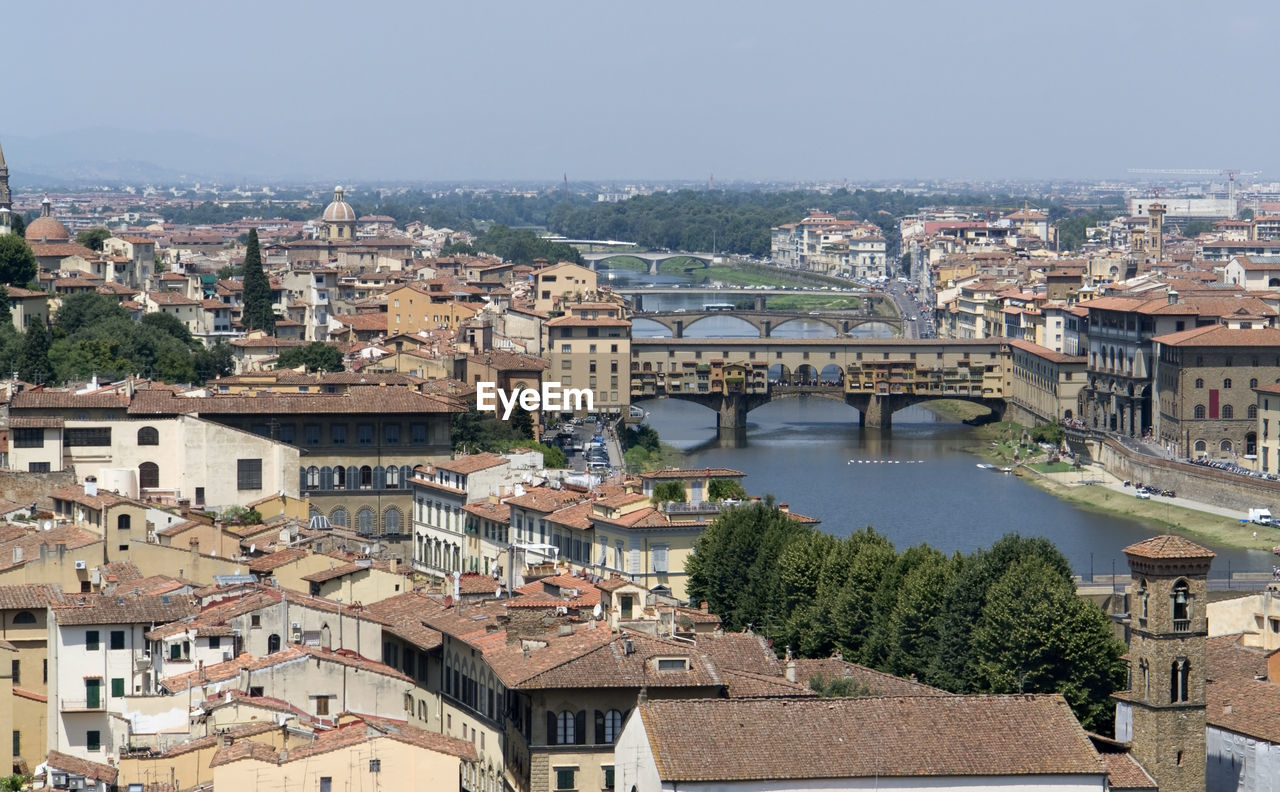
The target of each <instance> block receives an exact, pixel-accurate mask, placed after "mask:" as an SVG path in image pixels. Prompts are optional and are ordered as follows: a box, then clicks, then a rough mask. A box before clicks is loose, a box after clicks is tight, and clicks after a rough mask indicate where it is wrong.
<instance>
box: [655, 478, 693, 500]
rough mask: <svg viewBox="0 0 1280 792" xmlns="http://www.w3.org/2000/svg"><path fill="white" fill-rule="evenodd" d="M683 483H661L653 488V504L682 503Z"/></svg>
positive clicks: (683, 498)
mask: <svg viewBox="0 0 1280 792" xmlns="http://www.w3.org/2000/svg"><path fill="white" fill-rule="evenodd" d="M684 500H685V497H684V482H683V481H663V482H660V483H659V484H658V486H656V487H654V488H653V502H654V503H684Z"/></svg>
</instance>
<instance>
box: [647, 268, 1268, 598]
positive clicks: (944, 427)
mask: <svg viewBox="0 0 1280 792" xmlns="http://www.w3.org/2000/svg"><path fill="white" fill-rule="evenodd" d="M626 274H627V275H628V276H630V277H628V280H631V279H632V278H635V277H636V276H637V273H626ZM639 279H641V282H649V281H658V282H664V283H669V282H673V280H674V279H672V278H671V276H657V277H656V278H651V277H650V276H639ZM681 296H683V295H681ZM647 303H648V300H646V307H648V305H647ZM664 308H665V307H664ZM720 319H721V317H714V318H711V319H706V320H704V321H702V322H698V323H697V324H696V325H694V326H692V327H690V328H689V329H688V330H686V333H685V337H687V338H696V337H709V336H717V335H721V333H723V332H724V330H725V327H724V326H722V325H723V324H724V323H721V322H719V320H720ZM724 319H726V320H729V322H732V321H733V320H732V319H731V318H730V317H724ZM804 325H805V323H802V322H792V323H788V324H787V325H784V326H782V327H779V328H778V329H777V331H776V332H775V335H778V336H779V337H783V336H784V333H786V335H791V333H797V334H799V333H806V332H813V333H820V332H823V331H827V332H829V330H830V329H829V328H826V327H825V326H823V325H817V326H816V327H813V328H808V329H806V328H805V326H804ZM730 329H735V328H733V327H732V326H731V325H730ZM788 330H790V332H787V331H788ZM637 335H640V333H639V331H637ZM644 335H645V336H649V337H652V336H654V335H658V333H656V331H650V332H646V333H644ZM735 335H741V331H740V330H739V332H737V333H735ZM721 337H723V336H721ZM791 337H819V336H816V335H815V336H807V335H806V336H798V335H791ZM637 406H639V407H642V408H643V409H645V410H646V411H648V412H649V413H650V415H649V418H648V419H647V422H648V423H649V425H651V426H652V427H653V428H654V429H656V430H657V431H658V434H659V435H660V436H661V437H662V439H663V441H664V442H667V443H670V444H672V445H674V446H676V447H678V448H681V449H684V450H686V451H687V452H688V466H689V467H695V468H700V467H728V468H734V469H737V470H741V471H743V472H744V473H746V474H747V478H746V481H745V482H744V485H745V486H746V488H747V491H748V492H750V493H752V494H755V495H764V494H772V495H774V496H775V497H776V499H777V500H778V501H779V502H786V503H788V504H789V505H790V506H791V508H792V510H794V511H796V512H799V513H801V514H805V515H808V516H811V517H816V518H818V519H820V520H822V525H821V528H822V529H823V530H825V531H828V532H829V533H832V534H834V535H836V536H846V535H848V534H849V533H851V532H852V531H855V530H859V529H861V528H863V527H865V526H868V525H870V526H872V527H874V528H875V529H876V530H877V531H879V532H880V533H882V534H884V535H886V536H888V537H889V539H891V540H892V541H893V543H894V544H895V545H896V546H897V547H898V548H899V549H903V548H906V547H910V546H912V545H915V544H919V543H921V542H927V543H928V544H930V545H932V546H933V547H936V548H938V549H940V550H943V551H944V552H948V553H950V552H952V551H961V552H966V553H967V552H970V551H972V550H975V549H978V548H980V547H987V546H990V545H991V544H992V543H993V542H995V541H996V540H997V539H999V538H1000V537H1001V536H1003V535H1004V534H1006V533H1009V532H1012V531H1016V532H1018V533H1021V534H1023V535H1026V536H1044V537H1047V538H1049V539H1051V540H1052V541H1053V542H1054V543H1055V544H1056V545H1057V546H1058V548H1059V549H1060V550H1061V551H1062V552H1063V554H1064V555H1065V556H1066V557H1067V559H1068V560H1069V561H1070V562H1071V565H1072V567H1073V568H1074V569H1075V571H1076V572H1077V574H1080V575H1084V576H1086V577H1088V576H1089V574H1090V573H1091V572H1092V573H1093V574H1096V575H1110V574H1111V573H1112V570H1113V569H1114V570H1115V571H1116V572H1117V573H1120V574H1126V573H1127V571H1128V565H1127V562H1126V561H1125V557H1124V554H1123V552H1121V551H1122V549H1123V548H1124V547H1126V546H1127V545H1130V544H1132V543H1134V542H1137V541H1141V540H1142V539H1145V538H1147V537H1150V536H1153V535H1154V534H1156V533H1158V531H1157V530H1155V529H1153V528H1150V527H1147V526H1146V525H1144V524H1143V523H1141V522H1138V521H1136V520H1129V519H1124V518H1120V517H1114V516H1110V515H1106V514H1101V513H1097V512H1092V511H1086V510H1083V509H1080V508H1077V507H1075V506H1073V505H1071V504H1069V503H1066V502H1064V501H1061V500H1058V499H1057V498H1055V497H1053V496H1052V495H1049V494H1048V493H1046V492H1043V491H1041V490H1040V489H1037V488H1036V487H1034V486H1032V485H1031V484H1028V483H1027V482H1025V481H1023V480H1022V479H1020V478H1018V477H1016V476H1011V475H1004V474H1001V473H998V472H993V471H989V470H982V469H979V468H978V467H977V463H978V462H981V461H982V460H981V459H980V458H979V457H977V456H975V455H974V454H973V453H971V452H970V451H968V450H966V449H970V448H972V447H973V446H974V444H975V443H976V442H977V439H976V436H975V434H974V432H973V430H972V429H971V428H970V427H968V426H966V425H965V424H962V423H956V422H950V421H947V420H944V419H942V418H939V417H938V416H937V415H935V414H934V413H931V412H929V411H928V410H925V409H923V408H921V407H911V408H908V409H905V410H902V411H900V412H897V413H895V414H894V416H893V427H892V429H890V430H888V431H882V430H879V429H860V428H859V427H858V412H857V410H855V409H853V408H852V407H849V406H848V405H844V404H840V403H839V402H835V401H831V400H827V399H822V398H816V397H805V396H802V397H798V398H787V399H780V400H778V401H776V402H771V403H769V404H766V405H764V406H763V407H760V408H758V409H756V410H753V411H752V412H751V413H750V415H749V416H748V421H749V423H748V427H747V432H746V443H745V445H744V446H741V447H735V448H729V447H721V446H720V444H719V442H718V439H717V432H716V415H715V413H714V412H712V411H711V410H709V409H706V408H705V407H701V406H699V405H696V404H693V403H690V402H683V401H676V400H668V399H658V400H650V401H645V402H638V403H637ZM1096 492H1097V496H1098V497H1099V498H1103V497H1104V496H1106V495H1107V494H1108V493H1110V497H1113V498H1121V497H1125V496H1124V495H1123V494H1121V493H1114V492H1110V491H1109V490H1105V489H1103V488H1097V489H1096ZM1130 497H1132V496H1130ZM1210 547H1211V548H1212V549H1213V550H1214V551H1215V552H1216V553H1218V558H1217V559H1215V560H1214V568H1213V573H1212V576H1213V577H1226V576H1227V573H1228V571H1232V572H1259V571H1269V570H1270V569H1271V565H1272V564H1273V563H1274V560H1275V557H1274V556H1272V555H1271V554H1269V553H1265V552H1259V551H1247V550H1239V549H1235V548H1225V547H1220V546H1213V545H1210Z"/></svg>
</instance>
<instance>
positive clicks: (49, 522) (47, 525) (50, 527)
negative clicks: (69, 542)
mask: <svg viewBox="0 0 1280 792" xmlns="http://www.w3.org/2000/svg"><path fill="white" fill-rule="evenodd" d="M44 529H45V530H46V531H52V530H53V520H45V521H44Z"/></svg>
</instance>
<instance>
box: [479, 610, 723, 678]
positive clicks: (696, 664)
mask: <svg viewBox="0 0 1280 792" xmlns="http://www.w3.org/2000/svg"><path fill="white" fill-rule="evenodd" d="M498 635H499V637H501V638H502V639H503V640H502V644H501V645H500V646H497V647H494V648H493V649H486V650H485V652H484V657H485V660H486V662H488V663H489V666H490V667H491V668H493V670H494V672H495V673H496V674H497V675H498V677H499V678H500V679H502V681H503V684H505V685H506V686H507V687H513V688H518V689H520V690H546V689H564V688H639V687H641V686H643V685H648V687H649V688H650V689H651V690H652V689H658V688H690V687H711V688H719V687H721V686H722V685H723V684H724V683H723V680H722V679H721V678H720V675H719V674H718V673H717V671H716V668H715V665H714V664H713V663H712V662H711V660H710V659H709V658H708V657H707V656H706V655H705V654H703V653H701V652H699V651H697V650H696V649H695V648H694V647H692V646H690V645H688V644H686V643H679V642H676V641H667V640H663V639H660V638H655V637H653V636H651V635H645V634H641V633H632V632H627V631H624V632H622V633H619V634H614V633H612V632H611V631H610V630H609V629H608V628H607V627H605V626H597V627H596V628H595V629H590V628H588V627H585V626H582V625H577V626H576V627H575V630H574V632H573V634H571V635H549V636H547V637H546V638H545V639H544V640H545V642H546V646H544V647H542V648H533V649H530V651H529V656H528V657H525V655H524V652H523V650H522V647H521V644H519V643H515V644H507V643H506V640H505V636H502V635H501V634H498ZM628 644H630V651H628ZM658 657H662V658H672V659H676V658H684V659H686V660H687V668H686V670H683V671H680V670H672V671H657V670H656V667H655V666H656V663H655V662H654V661H655V659H656V658H658Z"/></svg>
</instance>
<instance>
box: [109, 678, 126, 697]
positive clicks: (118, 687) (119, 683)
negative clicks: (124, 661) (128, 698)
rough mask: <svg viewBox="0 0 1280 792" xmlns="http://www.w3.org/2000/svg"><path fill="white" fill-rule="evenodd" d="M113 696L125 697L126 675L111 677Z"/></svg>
mask: <svg viewBox="0 0 1280 792" xmlns="http://www.w3.org/2000/svg"><path fill="white" fill-rule="evenodd" d="M111 697H112V698H123V697H124V677H112V678H111Z"/></svg>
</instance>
